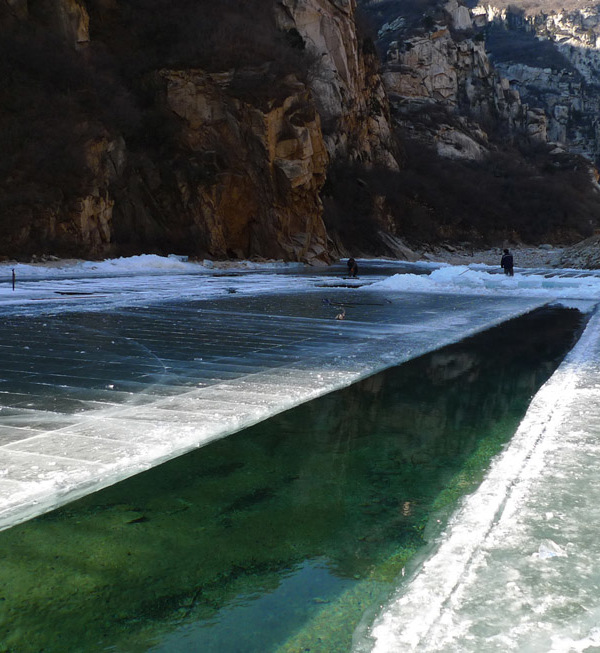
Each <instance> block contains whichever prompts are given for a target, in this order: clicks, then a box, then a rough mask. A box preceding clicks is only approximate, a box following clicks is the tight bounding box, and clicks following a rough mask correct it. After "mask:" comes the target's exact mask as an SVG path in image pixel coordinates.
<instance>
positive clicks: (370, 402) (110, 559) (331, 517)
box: [0, 309, 581, 653]
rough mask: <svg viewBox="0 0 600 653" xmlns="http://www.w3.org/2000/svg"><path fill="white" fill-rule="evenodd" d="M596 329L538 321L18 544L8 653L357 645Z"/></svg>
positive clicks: (478, 340)
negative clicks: (355, 636) (356, 635)
mask: <svg viewBox="0 0 600 653" xmlns="http://www.w3.org/2000/svg"><path fill="white" fill-rule="evenodd" d="M580 326H581V316H580V314H579V313H577V312H576V311H569V310H565V309H546V310H544V311H538V312H537V313H536V314H534V315H531V316H528V317H526V318H521V319H519V320H515V321H513V322H511V323H509V324H507V325H504V326H503V327H499V328H497V329H494V330H493V331H490V332H488V333H487V334H483V335H481V336H477V337H475V338H472V339H470V340H468V341H466V342H464V343H461V344H459V345H455V346H453V347H449V348H447V349H445V350H443V351H441V352H438V353H435V354H432V355H430V356H426V357H423V358H421V359H418V360H416V361H413V362H411V363H409V364H406V365H403V366H402V367H399V368H395V369H390V370H387V371H386V372H384V373H381V374H378V375H376V376H373V377H371V378H369V379H367V380H365V381H363V382H361V383H359V384H356V385H355V386H352V387H350V388H347V389H346V390H343V391H339V392H335V393H332V394H330V395H328V396H326V397H322V398H321V399H318V400H316V401H313V402H312V403H309V404H305V405H303V406H301V407H299V408H296V409H294V410H291V411H288V412H286V413H283V414H281V415H279V416H277V417H275V418H273V419H271V420H269V421H267V422H263V423H262V424H259V425H257V426H255V427H253V428H250V429H247V430H246V431H243V432H240V433H238V434H236V435H232V436H230V437H229V438H226V439H224V440H221V441H219V442H215V443H213V444H211V445H209V446H206V447H204V448H202V449H199V450H198V451H196V452H193V453H191V454H188V455H186V456H183V457H181V458H179V459H177V460H173V461H171V462H169V463H167V464H165V465H162V466H161V467H159V468H156V469H153V470H150V471H148V472H146V473H144V474H141V475H139V476H137V477H134V478H133V479H130V480H128V481H124V482H122V483H120V484H119V485H116V486H114V487H112V488H108V489H106V490H103V491H101V492H98V493H96V494H94V495H92V496H89V497H86V498H85V499H82V500H80V501H78V502H76V503H73V504H71V505H69V506H67V507H65V508H63V509H60V510H57V511H55V512H53V513H50V514H48V515H45V516H42V517H39V518H38V519H36V520H34V521H32V522H29V523H28V524H24V525H21V526H17V527H14V528H12V529H10V530H9V531H6V532H4V533H0V551H1V552H2V553H1V555H2V564H1V566H0V587H1V588H2V589H1V591H0V594H1V595H0V651H11V652H12V651H18V652H19V653H28V652H30V651H36V652H37V651H41V650H43V651H45V652H46V653H53V652H55V651H60V652H63V651H70V652H75V651H85V652H90V651H119V652H130V651H131V652H137V651H148V650H153V651H162V652H166V651H169V652H171V653H172V652H176V651H207V652H208V651H219V652H224V651H227V652H228V651H236V652H239V653H241V652H246V651H247V652H251V651H256V652H258V651H260V652H265V651H281V652H283V651H289V652H291V651H299V650H302V651H304V650H312V651H318V650H320V651H347V650H349V648H350V643H351V638H352V632H353V630H354V628H355V627H356V625H357V623H358V622H359V620H360V619H361V617H362V616H363V615H364V614H365V612H367V611H368V610H370V609H374V608H375V607H376V606H377V605H378V602H379V601H380V600H381V597H382V596H383V595H384V594H385V593H387V592H389V591H390V590H391V589H392V588H393V587H394V583H397V582H399V581H398V578H399V577H400V578H401V572H402V571H403V569H404V566H405V565H406V562H407V560H408V559H409V558H410V557H411V556H412V555H413V554H414V553H415V551H417V550H419V548H420V547H422V545H423V544H424V542H425V539H426V538H427V537H428V535H429V527H430V524H431V522H433V523H434V524H437V523H438V520H443V518H442V515H443V514H447V511H448V510H449V509H451V508H452V507H453V506H454V505H455V504H456V501H457V499H458V498H459V497H460V496H461V495H462V494H464V493H465V492H468V491H470V490H472V489H473V488H474V487H475V485H476V484H477V483H478V481H479V480H480V479H481V475H482V471H483V470H484V468H485V466H486V465H487V464H488V462H489V459H490V457H491V456H493V455H494V454H495V453H497V452H498V451H500V449H501V447H502V445H503V443H505V442H506V440H507V439H508V438H509V437H510V436H511V434H512V433H513V432H514V430H515V428H516V426H517V424H518V422H519V420H520V418H521V417H522V415H523V413H524V411H525V410H526V407H527V404H528V402H529V400H530V398H531V396H532V395H533V394H534V393H535V392H536V390H537V388H538V387H539V386H540V385H541V384H542V383H543V382H544V381H545V380H546V379H547V378H548V376H549V375H550V374H551V373H552V371H553V369H554V368H555V367H556V365H557V364H558V362H559V360H560V359H561V358H562V357H563V356H564V354H565V352H566V351H567V350H568V349H569V347H570V346H571V345H572V342H573V337H574V333H575V332H576V331H577V330H578V328H580ZM432 514H433V515H435V519H432V518H431V516H432ZM426 527H427V528H426Z"/></svg>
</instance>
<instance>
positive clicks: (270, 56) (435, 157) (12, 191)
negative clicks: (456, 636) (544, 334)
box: [0, 0, 600, 263]
mask: <svg viewBox="0 0 600 653" xmlns="http://www.w3.org/2000/svg"><path fill="white" fill-rule="evenodd" d="M364 3H365V4H366V5H367V8H369V7H371V10H372V11H373V12H375V13H377V12H378V11H379V10H380V9H381V8H382V7H383V8H385V10H386V11H387V12H388V14H389V15H388V16H387V18H386V20H385V21H379V25H378V27H379V28H380V29H379V34H378V38H377V42H378V46H379V48H380V50H379V54H378V53H377V52H376V49H375V46H374V43H373V41H372V40H371V39H370V38H368V37H366V36H365V35H364V33H363V32H361V34H362V35H361V36H359V31H358V30H357V7H356V4H355V0H268V1H265V0H245V1H244V2H243V3H240V2H239V0H220V2H219V3H214V2H209V1H208V0H178V2H176V3H173V2H172V0H128V1H127V2H116V1H115V0H6V2H4V3H3V4H1V5H0V79H2V80H4V83H3V84H1V85H0V125H2V128H0V256H4V257H15V256H24V257H25V256H28V255H32V254H44V253H47V254H56V255H59V256H81V257H98V258H100V257H105V256H116V255H127V254H135V253H141V252H157V253H163V254H166V253H170V252H176V253H180V254H187V255H190V256H194V257H199V258H202V257H212V258H225V257H227V258H252V257H264V258H284V259H286V260H298V261H307V262H310V263H327V262H329V261H330V260H331V259H332V257H335V256H339V255H340V254H352V255H355V256H357V255H361V254H369V255H381V254H391V255H397V256H401V257H404V258H406V257H409V256H410V252H407V250H406V249H405V248H404V246H403V242H402V240H403V239H409V240H412V242H413V243H415V244H422V243H424V242H427V241H438V242H439V240H441V239H453V240H470V241H474V240H478V241H480V242H482V243H483V242H486V241H487V242H489V241H491V240H495V241H497V240H498V239H505V238H508V237H510V238H513V237H514V238H528V239H530V241H531V240H532V239H536V238H540V239H542V240H544V241H550V240H552V239H555V240H557V239H561V238H564V239H573V238H575V237H577V236H578V235H579V234H580V233H583V232H585V231H586V230H589V229H590V228H592V227H593V225H592V223H593V221H594V219H595V215H596V214H600V210H598V209H599V207H598V204H599V199H598V197H596V195H597V190H596V186H595V183H594V181H593V180H592V177H591V172H592V171H591V170H590V169H589V167H587V166H586V164H585V163H583V162H582V161H580V160H579V159H577V158H576V157H572V156H571V155H569V154H568V150H569V148H573V149H574V151H576V152H583V153H586V154H588V155H593V154H594V153H595V152H596V149H597V148H596V145H594V143H595V142H596V141H595V140H594V139H595V134H596V122H595V118H594V116H595V115H597V113H598V111H597V108H596V105H595V104H594V102H595V100H594V99H593V98H594V97H595V96H594V93H592V90H593V88H594V83H595V82H594V79H595V75H596V74H597V73H595V72H594V71H595V70H596V68H595V57H596V55H595V54H593V53H595V52H596V50H595V46H594V47H592V44H593V43H595V41H594V39H593V38H592V36H591V35H592V33H595V32H594V30H596V23H595V22H594V20H595V18H593V16H591V15H588V14H586V15H585V16H584V15H583V13H581V12H580V14H578V15H580V19H579V18H578V20H579V23H577V25H575V22H576V21H575V20H574V19H573V20H571V19H569V20H570V21H571V22H569V23H568V25H570V26H571V27H568V28H567V27H565V25H567V23H566V22H565V20H564V19H563V18H561V17H557V16H554V17H553V18H552V20H550V19H549V18H547V19H545V21H541V22H540V20H541V19H540V18H539V16H537V17H534V18H531V17H529V16H526V15H525V14H523V15H519V16H517V17H516V18H515V17H514V16H513V15H512V14H510V15H509V14H506V12H505V13H502V11H503V10H502V11H501V10H499V9H494V8H489V7H488V8H486V9H485V10H483V11H481V10H479V11H478V10H474V11H470V10H469V9H468V8H467V7H466V6H464V5H461V4H459V3H458V1H457V0H449V1H447V2H436V1H435V0H430V1H429V2H427V3H425V4H424V3H423V2H421V1H420V0H402V1H400V2H395V0H386V2H380V1H379V0H373V1H372V2H371V1H368V0H364ZM471 4H472V3H471ZM373 8H374V9H373ZM424 8H426V9H427V11H426V14H425V15H423V13H422V12H423V9H424ZM590 21H591V22H590ZM249 25H252V29H249V28H248V26H249ZM494 26H496V28H498V29H496V28H494V29H492V27H494ZM507 26H509V27H510V29H508V28H507ZM513 27H514V30H513ZM517 28H518V30H521V31H522V32H523V33H526V34H530V35H533V34H534V30H537V32H536V34H537V33H538V32H539V33H540V34H541V31H540V30H542V29H544V30H546V32H547V33H548V34H550V33H552V34H554V35H558V34H559V33H560V35H561V36H560V38H559V36H556V38H555V40H556V42H558V41H560V48H561V50H560V52H559V56H560V61H561V62H567V54H568V56H569V57H570V59H569V60H568V62H567V64H565V65H566V68H565V69H564V71H563V72H562V73H561V75H557V74H556V73H557V70H558V69H557V67H556V66H555V65H554V64H553V65H552V66H550V67H546V68H539V67H536V66H535V65H532V64H531V63H526V62H524V61H513V60H511V61H508V60H506V61H504V60H503V59H502V57H500V56H498V52H499V50H498V48H496V51H495V52H494V57H495V59H494V61H496V60H497V61H498V62H499V69H497V68H495V67H494V66H493V65H492V62H491V60H490V59H489V58H488V47H489V46H490V44H492V45H493V44H495V43H496V41H497V40H498V38H499V37H498V36H497V34H498V33H500V34H505V33H506V34H508V33H510V34H511V35H512V34H513V33H516V32H515V30H517ZM498 30H500V31H498ZM565 30H567V31H568V30H570V31H568V35H567V31H565ZM582 30H583V31H582ZM519 33H521V32H519ZM494 34H495V35H496V36H494ZM532 38H533V37H532ZM552 38H554V37H552ZM494 39H496V41H495V40H494ZM549 39H550V37H548V40H549ZM576 39H578V41H577V43H579V44H580V45H577V47H576V46H575V45H574V43H575V40H576ZM586 39H587V40H586ZM553 42H554V41H553ZM584 44H588V45H589V47H587V46H586V47H587V50H589V52H587V50H586V48H585V47H584ZM553 47H554V46H553ZM557 47H558V46H557ZM563 50H564V53H563ZM567 50H568V53H567ZM584 50H585V51H584ZM556 52H558V50H556ZM586 53H587V54H586ZM584 55H585V56H584ZM505 64H506V65H505ZM559 68H560V67H559ZM499 70H500V72H499ZM560 70H562V69H560ZM533 77H536V79H538V80H541V81H540V85H539V88H540V89H542V88H544V89H545V90H544V92H543V93H542V91H541V90H540V91H539V92H537V91H535V92H534V91H533V90H532V89H535V88H537V87H536V86H535V80H534V79H533ZM519 80H520V81H519ZM519 89H520V90H521V93H520V92H519ZM598 108H600V107H598ZM584 118H585V119H584ZM586 120H587V122H586ZM577 125H579V126H577ZM590 135H592V136H590ZM549 141H558V142H560V143H562V144H563V147H558V148H557V147H555V146H554V145H552V146H551V147H548V143H549ZM590 144H591V145H590ZM595 148H596V149H595ZM594 212H595V213H594ZM590 213H594V216H590V215H589V214H590ZM540 216H541V217H540Z"/></svg>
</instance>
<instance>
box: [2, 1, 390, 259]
mask: <svg viewBox="0 0 600 653" xmlns="http://www.w3.org/2000/svg"><path fill="white" fill-rule="evenodd" d="M200 4H201V5H204V3H200ZM263 4H264V3H263ZM206 7H207V9H206V11H210V5H208V3H206ZM159 8H160V6H159ZM122 11H123V10H122V9H121V8H120V7H119V6H118V5H116V4H113V3H110V2H94V1H93V0H90V1H89V2H87V1H86V2H84V1H78V0H51V2H48V3H45V4H44V6H43V8H42V9H39V8H38V7H37V5H36V6H35V11H34V7H33V6H31V7H28V5H27V4H26V2H25V0H19V2H17V1H16V0H14V1H13V2H11V4H10V5H9V11H8V12H5V13H4V15H3V16H2V28H3V31H4V32H7V33H8V34H9V35H10V37H11V38H13V39H14V40H15V42H18V41H19V38H20V37H21V34H22V33H23V31H24V30H25V31H26V30H27V29H29V30H30V33H31V34H34V33H35V32H36V29H37V30H41V29H44V30H50V32H51V34H52V39H53V42H59V43H60V48H64V49H65V51H66V50H68V51H69V52H68V54H65V57H66V58H68V60H69V65H71V66H73V68H74V69H77V72H76V73H74V74H77V75H79V74H80V71H79V70H78V67H79V68H81V70H82V71H84V72H85V74H91V75H95V76H96V78H101V79H103V78H106V85H105V86H106V87H107V88H108V90H109V91H110V92H113V93H114V92H115V88H116V95H117V96H118V97H117V100H118V101H119V102H120V105H119V106H117V107H116V108H115V109H114V110H113V108H112V107H111V108H110V110H111V111H112V112H113V114H114V115H116V119H111V118H112V117H113V114H109V115H107V114H106V107H105V106H100V108H98V109H97V113H96V114H94V112H93V109H92V111H90V109H89V107H88V106H87V104H88V103H87V99H88V95H90V94H98V92H99V89H97V88H91V89H90V88H89V87H87V86H86V85H85V83H83V82H81V86H82V88H81V98H82V101H81V104H84V103H85V105H86V106H84V107H82V106H80V105H79V104H78V105H77V107H75V108H73V113H72V115H64V116H63V120H64V121H65V122H66V123H70V124H68V129H69V136H68V140H69V142H72V148H73V150H74V151H75V150H76V154H77V159H78V166H79V169H80V171H81V174H80V177H81V179H80V183H78V184H74V185H73V186H74V187H73V188H64V187H61V188H60V189H59V190H58V189H56V188H53V187H52V174H51V170H49V171H48V174H45V175H43V177H44V178H48V181H47V182H46V183H45V184H44V187H43V189H41V190H39V191H38V192H36V193H34V194H33V197H29V198H23V192H22V191H23V188H24V187H25V186H28V187H30V188H31V187H34V186H36V185H39V183H40V182H39V178H38V177H36V174H35V170H33V169H30V170H28V171H27V172H26V171H25V168H27V166H26V165H25V163H24V156H23V152H22V151H18V150H19V147H18V145H13V151H14V155H13V159H12V161H9V162H8V164H7V166H6V168H10V169H11V171H10V172H8V170H7V174H6V175H5V177H4V179H3V180H1V181H0V202H1V203H2V204H3V205H4V208H5V210H4V211H3V213H4V219H3V220H2V224H1V225H0V230H1V234H2V236H3V238H2V245H0V254H4V255H5V256H11V255H14V254H15V253H17V254H18V253H24V254H26V253H33V252H37V253H40V252H43V251H46V252H50V253H58V254H62V255H65V254H77V255H79V256H92V257H102V256H106V255H116V254H120V253H133V252H138V251H149V250H152V251H162V252H167V251H177V252H180V253H187V254H190V255H195V256H209V257H216V258H219V257H240V258H248V257H253V256H254V257H257V256H258V257H268V258H285V259H287V260H301V261H309V262H316V261H321V262H328V261H329V260H330V257H331V251H332V244H331V242H330V241H329V240H328V236H327V233H326V230H325V227H324V223H323V219H322V217H323V206H322V202H321V198H320V191H321V188H322V186H323V184H324V182H325V179H326V171H327V168H328V166H329V164H330V162H331V161H333V160H335V159H336V158H344V159H348V160H361V161H364V162H367V163H370V162H373V163H382V164H384V165H386V166H391V167H394V166H396V165H397V164H396V161H395V159H394V156H393V153H392V152H393V145H392V138H391V132H390V126H389V123H388V110H387V103H386V97H385V92H384V90H383V86H382V84H381V80H380V78H379V76H378V74H377V69H376V68H377V62H376V59H375V57H374V56H373V55H372V54H371V55H365V53H363V51H362V49H361V46H360V43H359V40H358V37H357V34H356V25H355V20H354V11H355V4H354V1H353V0H336V1H335V2H326V1H325V0H281V1H278V2H274V3H273V7H272V11H271V13H272V15H273V19H274V22H275V25H276V31H275V30H274V32H273V33H274V34H275V36H274V37H273V39H274V40H273V43H275V46H273V47H278V48H279V50H278V52H277V53H276V54H279V55H281V56H280V58H282V59H284V61H283V63H282V62H281V61H279V62H275V63H273V62H272V61H271V59H272V56H273V55H272V54H271V53H269V52H267V53H266V54H263V52H262V51H260V48H259V47H258V46H257V51H258V52H259V54H258V55H257V54H256V53H253V55H254V56H248V57H247V58H246V59H247V61H246V62H245V63H244V59H245V57H244V56H242V64H241V65H236V66H233V67H226V66H225V64H224V65H223V67H222V71H220V70H219V68H220V66H219V65H218V64H216V65H215V64H212V66H208V67H206V68H205V67H198V66H194V65H190V63H192V62H193V61H195V60H198V61H200V62H202V57H201V56H200V55H199V54H197V53H194V54H193V55H192V56H189V55H188V56H187V59H188V60H189V62H190V63H185V62H182V55H181V54H179V53H178V52H177V54H176V56H175V55H173V56H169V55H168V54H167V55H165V56H163V62H164V63H165V64H169V63H171V62H173V63H175V62H176V63H177V65H176V66H172V65H171V66H169V65H166V66H165V65H163V66H162V67H158V66H156V64H155V65H154V66H146V67H145V69H144V70H143V73H142V74H141V75H138V77H137V79H132V81H131V84H132V88H133V91H131V90H130V89H125V90H124V89H123V86H124V85H125V82H123V79H122V77H121V78H120V77H118V74H120V73H117V72H115V71H117V70H119V68H120V66H121V65H126V64H120V63H119V61H118V60H119V58H123V57H125V56H127V55H128V54H129V53H128V52H127V48H126V47H125V46H122V45H121V44H119V43H118V42H117V39H118V36H117V37H115V39H114V41H113V42H111V41H110V40H109V39H110V35H108V36H107V34H108V31H109V29H112V30H113V31H114V32H115V33H117V34H118V33H119V30H120V29H128V26H127V21H130V22H131V20H132V17H131V16H126V15H125V14H123V13H122ZM140 11H141V10H140ZM157 13H158V12H157ZM141 17H142V19H144V15H143V14H141ZM133 18H134V19H135V18H136V17H135V16H134V17H133ZM184 18H185V17H184ZM176 19H177V16H174V18H173V20H176ZM154 20H159V21H160V16H157V17H156V18H155V19H154ZM164 20H165V21H167V22H168V17H165V18H164ZM265 20H266V19H265ZM104 25H109V28H108V29H107V28H106V27H103V26H104ZM103 29H104V32H103ZM136 29H137V30H138V40H139V39H141V38H147V37H146V36H145V35H144V34H142V36H141V37H140V36H139V33H141V29H142V28H138V27H136V25H135V24H134V25H133V29H132V32H131V33H129V34H128V38H129V39H130V40H131V41H132V44H131V46H132V48H134V47H135V45H136V43H135V37H136ZM165 29H167V28H166V27H165ZM177 29H179V30H181V29H183V27H182V25H180V24H178V25H177ZM279 35H282V36H281V37H280V36H279ZM238 36H240V37H241V35H238ZM198 38H200V37H198ZM285 38H287V42H286V43H283V45H281V43H279V41H276V39H285ZM148 40H150V39H148ZM154 40H155V39H154ZM181 41H182V37H181V35H180V34H177V35H175V36H174V38H173V43H172V44H169V45H170V46H171V47H172V48H174V47H175V46H177V47H180V44H181ZM151 42H154V41H151ZM190 42H191V43H193V42H194V39H193V38H192V39H191V41H190ZM7 47H8V46H7ZM48 47H50V46H48ZM123 47H125V49H124V50H123V51H119V49H120V48H123ZM260 47H262V48H263V49H265V48H266V47H267V46H265V44H263V43H260ZM99 48H100V49H101V57H100V56H99V54H98V52H99ZM107 51H108V55H107ZM13 53H14V48H13ZM281 53H283V54H281ZM108 56H109V57H110V59H108V58H107V57H108ZM153 56H154V55H153ZM13 57H14V58H16V55H14V54H13ZM286 57H289V58H290V62H287V61H286V60H285V59H286ZM184 58H185V57H184ZM300 60H301V65H298V61H300ZM107 61H108V63H107ZM115 61H116V62H117V63H116V64H115ZM160 61H161V59H160V57H157V58H156V63H159V62H160ZM98 62H100V65H101V66H102V67H103V68H101V69H100V70H98V67H99V63H98ZM153 63H154V61H153ZM8 65H9V66H10V63H9V64H8ZM19 65H20V64H19ZM152 67H153V68H154V70H152V69H150V68H152ZM107 68H108V69H109V72H106V69H107ZM27 74H29V72H28V71H27ZM23 75H24V79H25V80H26V82H27V81H29V78H27V77H26V76H25V73H24V74H23ZM110 75H112V76H113V77H112V78H110ZM109 78H110V79H109ZM115 80H116V81H115ZM78 83H79V82H78ZM111 85H112V86H111ZM107 88H104V89H100V90H104V91H105V92H106V90H107ZM11 90H18V89H8V91H7V93H9V92H10V91H11ZM70 92H71V94H72V90H71V91H70ZM76 93H77V91H76ZM32 94H33V92H32ZM79 97H80V96H79V95H77V98H78V99H79ZM65 102H66V100H65ZM103 102H104V100H103V99H101V100H99V101H98V104H99V105H102V103H103ZM115 102H116V101H115ZM125 105H127V106H126V108H123V107H124V106H125ZM148 107H150V108H148ZM128 112H129V113H130V114H131V116H130V115H128ZM98 113H99V114H100V115H98ZM49 120H50V117H49V116H46V115H45V116H43V121H46V122H47V121H49ZM40 122H42V120H40ZM144 122H146V123H147V124H141V126H140V123H144ZM123 123H134V124H133V126H132V125H131V124H125V126H124V127H123ZM153 127H157V133H156V134H152V133H151V129H152V128H153ZM75 133H78V136H77V138H75V137H74V134H75ZM58 147H59V144H58V143H55V142H53V143H52V146H51V148H50V145H49V146H48V149H57V148H58ZM38 158H39V157H38ZM44 164H45V165H48V167H49V168H51V167H52V162H51V161H45V162H44ZM15 166H17V169H16V172H15ZM18 166H21V168H22V169H19V167H18ZM30 167H31V168H33V166H30ZM83 171H85V174H84V172H83ZM25 177H27V179H25ZM55 186H56V184H55Z"/></svg>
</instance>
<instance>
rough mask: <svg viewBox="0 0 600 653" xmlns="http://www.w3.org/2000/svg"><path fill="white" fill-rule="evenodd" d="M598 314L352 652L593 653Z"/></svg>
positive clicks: (597, 595) (597, 598)
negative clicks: (429, 550) (427, 553)
mask: <svg viewBox="0 0 600 653" xmlns="http://www.w3.org/2000/svg"><path fill="white" fill-rule="evenodd" d="M599 467H600V315H599V314H598V313H596V314H595V315H594V316H593V317H592V318H591V320H590V322H589V324H588V326H587V328H586V330H585V332H584V334H583V336H582V337H581V339H580V340H579V342H578V343H577V345H576V346H575V348H574V349H573V350H572V351H571V352H570V354H569V355H568V357H567V358H566V359H565V361H564V362H563V363H562V364H561V366H560V367H559V368H558V370H557V371H556V372H555V374H554V375H553V376H552V378H551V379H550V380H549V381H548V382H547V383H546V384H545V385H544V386H543V387H542V389H541V390H540V391H539V392H538V394H537V395H536V396H535V398H534V400H533V402H532V404H531V406H530V408H529V410H528V412H527V415H526V416H525V418H524V420H523V422H522V423H521V425H520V427H519V429H518V431H517V433H516V435H515V436H514V437H513V439H512V440H511V442H510V444H509V446H508V447H507V449H506V450H505V451H504V452H503V454H501V455H500V456H499V457H498V458H497V459H496V461H495V463H494V464H493V466H492V468H491V470H490V472H489V473H488V475H487V477H486V479H485V480H484V482H483V483H482V485H481V486H480V488H479V489H478V490H477V491H476V492H475V493H474V494H473V495H471V496H470V497H468V498H467V499H466V500H465V501H464V503H463V505H462V507H461V508H460V510H459V511H458V512H457V513H456V514H455V515H454V517H453V519H452V520H451V522H450V524H449V525H448V527H447V529H446V532H445V533H443V534H442V536H441V537H440V538H439V541H438V544H437V548H436V550H435V551H434V553H433V554H432V555H431V557H430V558H429V559H428V560H427V561H426V562H425V563H424V565H423V566H422V568H421V569H420V570H419V571H417V573H416V575H415V576H414V577H413V578H412V579H411V581H410V582H409V583H408V584H407V585H406V586H404V587H403V588H402V590H401V591H400V592H399V593H398V595H397V596H395V597H394V598H393V599H392V600H391V602H390V603H389V605H387V606H386V607H385V608H384V609H383V610H382V612H381V614H380V615H379V617H378V618H377V620H376V622H375V624H374V626H373V627H372V629H371V632H370V633H369V634H368V635H365V634H364V633H363V634H362V635H361V636H360V637H359V638H358V640H359V641H358V643H357V646H356V650H357V651H358V650H360V651H364V650H373V651H376V652H377V653H381V652H383V651H399V650H402V651H421V652H428V653H431V652H434V651H435V652H440V653H441V652H445V653H451V652H452V653H454V652H455V651H461V653H462V652H464V653H480V652H481V651H485V652H486V653H492V652H498V653H501V652H502V653H505V652H507V651H518V652H520V653H521V652H531V653H535V652H539V651H544V652H557V653H558V652H565V653H566V652H575V651H586V650H598V648H597V647H598V646H600V568H599V567H598V560H600V538H599V537H598V519H599V518H600V507H599V506H600V484H599V483H598V469H599Z"/></svg>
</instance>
